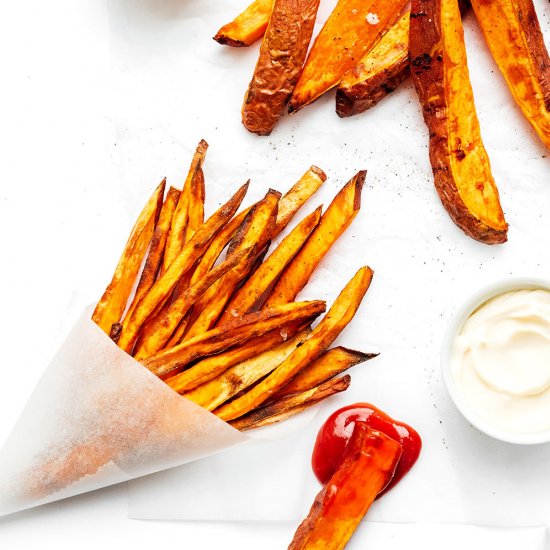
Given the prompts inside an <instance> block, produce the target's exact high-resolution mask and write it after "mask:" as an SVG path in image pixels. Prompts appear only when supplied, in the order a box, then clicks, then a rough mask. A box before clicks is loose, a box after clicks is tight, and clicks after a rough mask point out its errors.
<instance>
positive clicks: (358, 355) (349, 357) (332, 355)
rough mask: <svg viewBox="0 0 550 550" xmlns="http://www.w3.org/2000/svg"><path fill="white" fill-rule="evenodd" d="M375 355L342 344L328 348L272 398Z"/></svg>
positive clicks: (305, 387) (311, 384)
mask: <svg viewBox="0 0 550 550" xmlns="http://www.w3.org/2000/svg"><path fill="white" fill-rule="evenodd" d="M377 355H378V354H377V353H363V352H362V351H355V350H353V349H348V348H344V347H342V346H339V347H337V348H332V349H329V350H328V351H326V352H325V353H323V355H321V356H320V357H319V358H318V359H316V360H315V361H313V362H312V363H311V364H309V365H308V366H307V367H304V368H303V369H302V370H301V371H300V372H299V373H298V374H297V376H296V377H295V378H293V379H292V380H291V381H290V382H289V383H288V384H287V385H286V386H284V387H283V388H281V390H280V391H279V392H278V393H277V395H276V396H275V397H274V398H275V399H279V398H281V397H284V396H286V395H290V394H293V393H299V392H305V391H307V390H309V389H310V388H314V387H315V386H318V385H319V384H322V383H323V382H326V381H327V380H330V379H331V378H333V377H334V376H336V375H337V374H340V373H342V372H344V371H346V370H348V369H349V368H351V367H353V366H354V365H358V364H359V363H363V362H364V361H368V360H369V359H372V358H373V357H376V356H377Z"/></svg>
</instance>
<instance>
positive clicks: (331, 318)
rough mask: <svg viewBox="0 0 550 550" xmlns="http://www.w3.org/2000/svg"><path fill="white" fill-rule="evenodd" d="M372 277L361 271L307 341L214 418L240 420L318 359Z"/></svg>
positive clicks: (353, 312)
mask: <svg viewBox="0 0 550 550" xmlns="http://www.w3.org/2000/svg"><path fill="white" fill-rule="evenodd" d="M372 275H373V272H372V270H371V269H370V268H368V267H362V268H361V269H360V270H359V271H358V272H357V273H356V274H355V276H354V277H353V278H352V279H351V281H349V283H348V284H347V285H346V286H345V288H344V289H343V290H342V292H341V293H340V295H339V296H338V298H336V300H335V301H334V303H333V304H332V307H331V308H330V310H329V312H328V313H327V314H326V315H325V317H324V318H323V319H322V321H321V322H320V323H319V324H318V325H317V326H316V327H315V329H313V331H312V333H311V334H310V335H309V338H308V339H307V340H306V341H305V342H304V343H303V344H302V345H301V346H300V347H299V348H296V350H294V352H293V353H292V354H291V355H290V356H289V357H288V359H286V360H285V361H284V362H283V363H282V364H281V365H279V366H278V367H277V368H276V369H275V370H274V371H273V372H272V373H271V374H270V375H269V376H267V378H265V379H264V380H262V381H261V382H260V383H258V384H257V385H256V386H254V387H253V388H252V389H251V390H250V391H248V392H247V393H245V394H244V395H243V396H242V397H238V398H237V399H235V400H233V401H231V402H230V403H228V404H227V405H224V406H223V407H221V408H220V409H218V410H217V411H216V414H217V415H218V416H219V417H220V418H221V419H222V420H225V421H228V420H234V419H235V418H239V417H240V416H243V415H244V414H246V413H247V412H249V411H251V410H252V409H255V408H256V407H258V406H259V405H261V404H262V403H263V402H264V401H266V400H267V399H269V398H270V397H271V396H272V395H274V394H275V393H276V392H277V391H278V390H279V389H280V388H281V387H282V386H283V385H284V384H286V383H287V382H288V381H289V380H291V379H292V378H294V376H296V375H297V374H298V373H299V372H300V371H301V370H302V369H303V368H304V367H306V366H307V365H308V364H309V363H311V361H314V360H315V359H317V357H319V355H321V353H323V351H325V349H326V348H327V347H328V346H330V344H332V342H334V340H335V339H336V338H337V337H338V335H339V334H340V332H342V330H343V329H344V328H345V326H346V325H347V324H348V323H349V322H350V321H351V320H352V319H353V316H354V315H355V312H356V311H357V309H358V307H359V305H360V304H361V300H362V299H363V296H364V295H365V293H366V292H367V290H368V288H369V286H370V283H371V280H372ZM279 307H281V306H279ZM266 311H270V310H266Z"/></svg>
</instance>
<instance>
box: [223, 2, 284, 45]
mask: <svg viewBox="0 0 550 550" xmlns="http://www.w3.org/2000/svg"><path fill="white" fill-rule="evenodd" d="M272 9H273V0H254V2H252V4H250V6H248V7H247V8H246V9H245V10H244V11H243V12H242V13H241V14H240V15H238V16H237V17H235V19H233V21H231V22H230V23H227V24H226V25H224V26H223V27H222V28H221V29H220V30H219V31H218V32H217V33H216V36H214V40H215V41H216V42H219V43H220V44H224V45H225V46H233V47H234V48H242V47H243V46H250V44H254V42H256V40H259V39H260V38H261V37H262V36H263V35H264V33H265V30H266V29H267V24H268V23H269V17H270V16H271V10H272Z"/></svg>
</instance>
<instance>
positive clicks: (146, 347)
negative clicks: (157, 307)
mask: <svg viewBox="0 0 550 550" xmlns="http://www.w3.org/2000/svg"><path fill="white" fill-rule="evenodd" d="M247 252H248V251H246V250H245V251H242V252H240V253H238V254H233V255H232V256H231V257H230V258H228V259H227V260H225V262H223V263H221V264H220V265H219V266H217V267H215V268H214V269H212V270H211V271H209V272H208V273H207V275H206V276H205V277H203V278H202V279H201V280H200V281H199V282H198V283H196V284H195V285H193V286H190V287H189V288H188V289H187V290H185V291H184V292H182V293H181V294H180V295H179V296H178V297H177V298H176V299H175V300H174V301H173V302H172V303H171V304H169V306H168V307H167V308H166V310H165V311H164V310H163V311H161V312H160V313H159V314H158V315H157V316H155V317H153V318H151V319H150V320H149V321H147V322H146V323H145V324H144V325H143V328H142V330H141V332H140V335H139V338H138V341H137V343H136V347H135V349H134V357H135V358H136V360H138V361H141V360H142V359H146V358H147V357H150V356H151V355H153V354H155V353H156V352H157V351H159V350H161V349H162V348H163V347H164V345H165V344H166V342H167V341H168V340H169V339H170V336H172V334H173V332H174V331H175V330H176V328H177V326H178V324H179V323H180V321H181V320H182V318H183V317H184V316H185V314H186V313H187V312H188V311H189V309H190V308H191V306H192V305H193V304H194V303H195V302H196V300H197V298H199V297H200V296H202V295H203V294H204V292H205V291H206V290H207V289H208V288H209V287H210V286H211V285H212V284H214V283H215V282H216V281H217V280H218V279H220V277H223V275H225V274H226V273H227V272H228V271H229V270H231V269H233V268H234V267H235V266H236V265H237V264H238V263H239V262H241V261H242V260H243V258H244V257H245V256H246V254H247Z"/></svg>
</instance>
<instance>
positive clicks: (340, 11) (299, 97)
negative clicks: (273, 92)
mask: <svg viewBox="0 0 550 550" xmlns="http://www.w3.org/2000/svg"><path fill="white" fill-rule="evenodd" d="M406 4H407V0H393V1H392V2H388V1H387V0H368V1H366V2H365V0H339V1H338V3H337V4H336V7H335V8H334V11H333V12H332V13H331V14H330V16H329V18H328V19H327V21H326V23H325V24H324V26H323V28H322V29H321V32H320V33H319V34H318V35H317V38H316V39H315V42H313V46H312V47H311V50H310V52H309V55H308V58H307V61H306V64H305V65H304V68H303V70H302V72H301V74H300V78H299V79H298V82H297V84H296V86H295V88H294V91H293V92H292V98H291V99H290V103H289V104H288V112H289V113H293V112H295V111H298V110H300V109H301V108H302V107H304V106H305V105H308V104H309V103H312V102H313V101H315V100H316V99H317V98H318V97H320V96H321V95H323V94H324V93H325V92H327V91H328V90H330V89H331V88H333V87H334V86H336V85H337V84H338V83H339V82H340V80H341V79H342V77H343V76H344V75H345V74H346V73H347V72H348V71H349V70H351V69H353V67H354V66H355V65H356V64H357V63H358V62H359V60H360V59H361V57H363V56H364V55H365V54H366V53H367V52H369V51H370V50H371V49H372V47H373V46H374V44H376V42H378V40H380V37H381V36H382V35H383V34H384V33H385V32H386V30H387V29H388V27H389V26H390V25H393V23H394V22H395V21H396V20H397V18H398V17H399V15H400V14H401V12H402V10H403V8H404V7H405V6H406Z"/></svg>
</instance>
